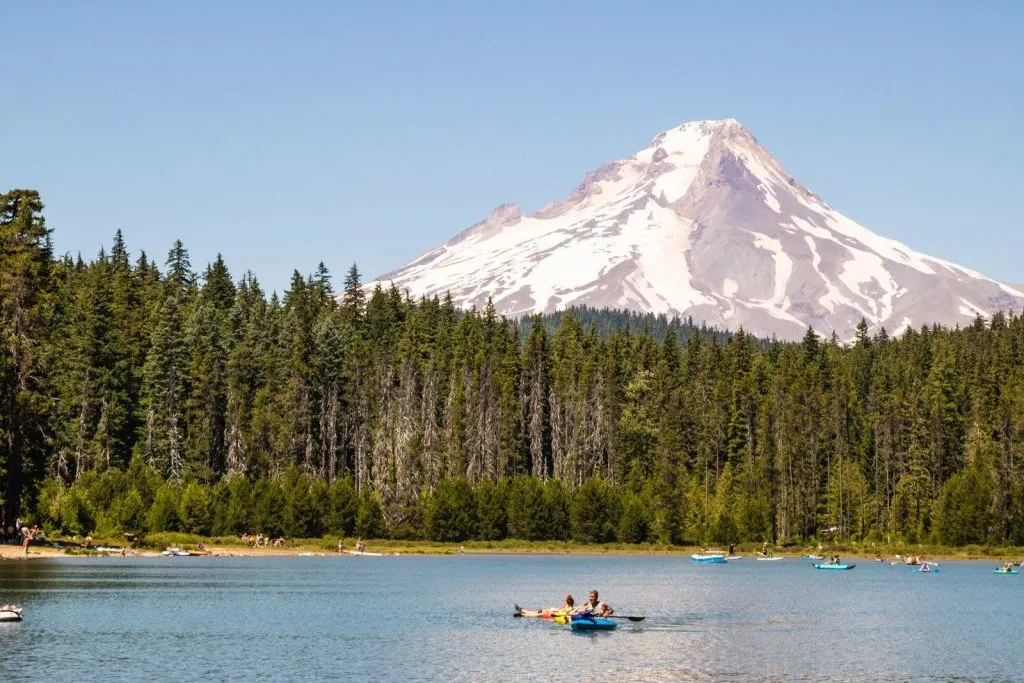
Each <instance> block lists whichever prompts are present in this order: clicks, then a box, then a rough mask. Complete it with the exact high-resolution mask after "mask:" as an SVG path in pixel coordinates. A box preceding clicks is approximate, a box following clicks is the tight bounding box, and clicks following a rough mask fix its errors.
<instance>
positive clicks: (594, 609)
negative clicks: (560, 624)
mask: <svg viewBox="0 0 1024 683" xmlns="http://www.w3.org/2000/svg"><path fill="white" fill-rule="evenodd" d="M588 597H589V599H588V600H587V601H586V602H585V603H583V604H582V605H580V606H579V607H577V608H576V609H575V610H573V614H589V615H590V616H592V617H609V616H611V615H612V614H614V613H615V610H614V609H612V606H611V605H609V604H608V603H606V602H601V600H600V599H598V597H597V591H596V590H593V591H590V595H589V596H588Z"/></svg>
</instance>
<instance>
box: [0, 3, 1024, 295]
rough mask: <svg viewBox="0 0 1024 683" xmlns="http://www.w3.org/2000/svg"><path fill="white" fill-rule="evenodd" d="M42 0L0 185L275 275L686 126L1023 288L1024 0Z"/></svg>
mask: <svg viewBox="0 0 1024 683" xmlns="http://www.w3.org/2000/svg"><path fill="white" fill-rule="evenodd" d="M497 4H498V3H483V2H440V1H437V0H432V1H430V2H419V1H417V2H407V3H391V2H384V1H381V2H351V3H347V2H326V1H325V2H312V1H308V2H303V1H298V2H293V3H284V2H241V1H237V2H229V1H226V0H225V1H222V2H198V1H196V2H162V3H161V2H154V3H138V2H136V3H129V2H120V3H116V2H102V1H98V2H70V1H68V2H50V3H43V2H39V3H29V2H21V3H13V2H12V3H6V5H5V7H4V9H3V11H2V12H0V25H2V26H3V30H2V33H0V73H2V77H0V84H2V89H0V112H2V114H0V188H2V189H3V190H6V189H7V188H11V187H30V188H35V189H38V190H39V191H40V192H41V193H42V196H43V200H44V202H45V203H46V205H47V217H48V221H49V225H50V226H51V227H53V228H54V229H55V230H56V233H55V241H56V247H57V249H58V251H59V252H65V251H70V252H71V253H77V252H81V253H82V254H83V255H84V256H86V257H88V256H91V255H93V254H95V253H96V252H97V251H98V249H99V248H100V246H101V245H109V243H110V237H111V235H112V234H113V233H114V231H115V230H116V229H117V228H121V229H123V230H124V232H125V236H126V239H127V242H128V247H129V248H130V249H131V250H132V251H133V252H137V251H138V250H139V249H145V250H146V251H147V253H149V254H150V255H155V256H157V257H158V258H159V260H160V262H161V263H162V262H163V260H164V258H165V256H166V253H167V249H168V247H169V246H170V244H171V242H172V241H173V240H174V239H176V238H181V239H182V240H184V242H185V244H186V246H187V247H188V248H189V249H190V251H191V253H192V261H193V265H194V266H196V268H197V269H201V268H202V267H203V266H204V265H205V264H206V263H207V262H208V261H210V260H211V259H212V258H213V257H214V256H215V255H216V254H217V253H218V252H223V254H224V255H225V258H226V259H227V261H228V264H229V266H230V267H231V269H232V274H233V275H234V276H235V277H236V278H237V277H238V276H240V275H241V274H242V272H243V271H244V270H245V269H247V268H251V269H252V270H253V271H254V272H255V273H256V274H257V276H258V277H259V278H260V279H261V280H262V281H263V282H264V283H265V284H266V285H267V286H268V288H276V289H278V290H281V289H283V288H284V287H285V286H286V285H287V282H288V279H289V275H290V273H291V271H292V269H293V268H298V269H299V270H300V271H301V272H303V273H307V272H310V271H311V270H313V269H314V268H315V267H316V264H317V263H318V262H319V261H321V260H323V261H324V262H325V263H326V264H327V266H328V267H329V268H330V269H331V271H332V273H333V274H334V275H335V280H336V283H338V284H340V280H341V276H342V275H343V273H344V271H345V269H346V268H347V267H348V265H349V264H350V263H352V262H353V261H356V262H358V264H359V265H360V268H361V269H362V270H363V271H364V274H365V275H367V276H368V279H369V276H374V275H378V274H380V273H381V272H384V271H387V270H390V269H392V268H394V267H397V266H400V265H402V264H404V263H405V262H407V261H409V260H410V259H411V258H413V257H415V256H416V255H418V254H419V253H421V252H422V251H425V250H426V249H428V248H431V247H433V246H436V245H438V244H440V243H441V242H443V241H445V240H447V239H448V238H449V237H451V236H452V235H454V234H455V233H456V232H458V231H459V230H462V229H463V228H465V227H466V226H468V225H470V224H472V223H474V222H476V221H477V220H480V219H481V218H483V217H484V216H486V215H487V214H488V213H489V212H490V210H491V209H492V208H493V207H494V206H495V205H497V204H499V203H502V202H507V201H515V202H517V203H518V204H520V206H522V207H523V208H524V209H525V210H527V211H532V210H535V209H537V208H539V207H540V206H541V205H543V204H544V203H545V202H547V201H549V200H552V199H557V198H561V197H563V196H565V195H566V194H567V193H568V192H569V191H570V190H571V189H572V187H573V186H575V185H576V184H577V183H578V182H579V181H580V179H581V178H582V176H583V173H584V172H585V171H587V170H590V169H592V168H595V167H597V166H599V165H600V164H602V163H604V162H606V161H610V160H612V159H616V158H622V157H624V156H628V155H630V154H632V153H633V152H635V151H637V150H638V149H640V148H642V147H643V146H645V145H646V144H647V142H648V141H649V140H650V139H651V138H652V137H654V135H656V134H657V133H658V132H659V131H661V130H664V129H666V128H671V127H673V126H676V125H678V124H680V123H682V122H684V121H688V120H693V119H702V118H736V119H739V120H740V121H741V122H742V123H743V124H744V125H746V126H747V127H748V128H749V129H750V130H751V131H752V132H753V133H754V135H756V136H757V138H758V139H759V140H760V141H761V142H762V143H763V144H764V145H765V146H767V147H768V149H769V150H771V151H772V152H773V153H774V154H775V156H776V157H777V158H778V159H779V160H780V161H781V163H782V164H783V165H784V166H785V167H786V168H787V169H788V170H789V171H790V172H791V173H793V174H794V175H795V176H796V177H798V178H800V179H801V180H802V181H803V182H804V183H805V184H806V185H807V186H808V187H810V188H811V189H812V190H813V191H815V192H817V193H818V194H819V195H821V196H822V197H823V198H824V199H825V200H826V201H828V202H829V203H831V204H832V205H833V206H835V207H836V208H837V209H839V210H840V211H842V212H844V213H845V214H847V215H848V216H850V217H851V218H853V219H854V220H857V221H858V222H860V223H862V224H863V225H865V226H866V227H868V228H870V229H872V230H874V231H876V232H878V233H881V234H883V235H885V236H888V237H892V238H895V239H898V240H901V241H903V242H906V243H907V244H909V245H910V246H912V247H914V248H916V249H918V250H921V251H924V252H925V253H929V254H932V255H935V256H940V257H944V258H947V259H950V260H954V261H956V262H959V263H961V264H963V265H966V266H969V267H972V268H974V269H977V270H980V271H981V272H983V273H985V274H987V275H990V276H992V277H995V278H999V279H1003V280H1005V281H1010V282H1024V265H1022V254H1024V218H1022V215H1024V214H1022V211H1021V200H1020V196H1021V192H1022V191H1024V170H1022V165H1024V74H1022V71H1024V39H1022V37H1021V36H1024V3H1016V2H1010V1H1007V2H1001V3H996V2H973V3H966V2H960V3H954V2H895V3H890V2H818V1H816V2H795V1H794V2H754V1H750V2H742V1H737V2H729V3H715V2H707V1H706V0H705V1H703V2H700V3H695V2H684V1H682V0H669V1H664V2H660V1H659V2H656V1H649V2H645V1H642V0H638V1H636V2H626V1H623V2H619V3H611V2H596V1H594V2H550V1H540V2H532V1H522V0H521V1H518V2H512V3H503V4H504V5H505V7H503V8H498V7H492V6H491V5H497Z"/></svg>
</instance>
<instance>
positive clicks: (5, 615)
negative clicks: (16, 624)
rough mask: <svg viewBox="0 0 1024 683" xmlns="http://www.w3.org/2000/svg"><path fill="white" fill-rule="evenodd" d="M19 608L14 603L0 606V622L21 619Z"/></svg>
mask: <svg viewBox="0 0 1024 683" xmlns="http://www.w3.org/2000/svg"><path fill="white" fill-rule="evenodd" d="M21 611H22V610H21V608H20V607H16V606H15V605H4V606H3V607H0V622H11V621H21Z"/></svg>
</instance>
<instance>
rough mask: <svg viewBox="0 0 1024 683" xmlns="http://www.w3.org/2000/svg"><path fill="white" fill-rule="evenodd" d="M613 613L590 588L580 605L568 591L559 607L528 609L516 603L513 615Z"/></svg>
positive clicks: (594, 614) (602, 614)
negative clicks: (584, 600)
mask: <svg viewBox="0 0 1024 683" xmlns="http://www.w3.org/2000/svg"><path fill="white" fill-rule="evenodd" d="M614 613H615V610H614V609H612V606H611V605H609V604H608V603H606V602H603V601H602V600H601V599H600V598H599V597H598V594H597V591H596V590H592V591H590V593H589V594H588V596H587V601H586V602H584V603H583V604H582V605H577V604H576V600H575V599H574V598H573V597H572V593H570V594H569V595H567V596H565V601H564V602H563V603H562V604H561V606H559V607H549V608H547V609H539V610H528V609H523V608H521V607H520V606H519V605H516V612H515V615H516V616H517V617H551V616H555V615H558V614H570V615H571V614H587V615H590V616H592V617H609V616H611V615H612V614H614Z"/></svg>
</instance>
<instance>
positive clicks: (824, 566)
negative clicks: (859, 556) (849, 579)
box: [814, 564, 857, 569]
mask: <svg viewBox="0 0 1024 683" xmlns="http://www.w3.org/2000/svg"><path fill="white" fill-rule="evenodd" d="M856 566H857V565H855V564H816V565H814V568H815V569H853V568H854V567H856Z"/></svg>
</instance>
